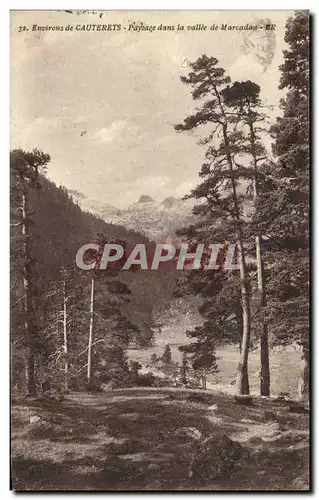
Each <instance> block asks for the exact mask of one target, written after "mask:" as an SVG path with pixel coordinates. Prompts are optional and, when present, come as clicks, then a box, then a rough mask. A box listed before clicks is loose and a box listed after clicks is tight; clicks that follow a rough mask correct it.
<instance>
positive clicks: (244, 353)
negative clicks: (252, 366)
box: [236, 239, 251, 394]
mask: <svg viewBox="0 0 319 500" xmlns="http://www.w3.org/2000/svg"><path fill="white" fill-rule="evenodd" d="M238 246H239V265H240V268H239V269H240V279H241V283H242V284H241V297H242V308H243V336H242V344H241V352H240V361H239V364H238V369H237V381H236V387H237V393H238V394H249V393H250V390H249V377H248V354H249V347H250V322H251V314H250V297H249V286H248V281H247V271H246V262H245V255H244V245H243V241H242V239H239V241H238Z"/></svg>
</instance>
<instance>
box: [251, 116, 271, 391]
mask: <svg viewBox="0 0 319 500" xmlns="http://www.w3.org/2000/svg"><path fill="white" fill-rule="evenodd" d="M249 128H250V144H251V154H252V157H253V162H254V172H255V178H254V199H255V200H256V199H257V196H258V181H257V173H258V164H257V155H256V136H255V130H254V125H253V122H252V121H251V120H250V121H249ZM255 241H256V264H257V281H258V294H259V297H260V307H261V308H264V307H265V306H266V292H265V286H264V269H263V261H262V253H261V238H260V236H259V235H258V236H256V240H255ZM260 395H261V396H270V368H269V342H268V327H267V324H266V322H265V321H264V320H262V325H261V332H260Z"/></svg>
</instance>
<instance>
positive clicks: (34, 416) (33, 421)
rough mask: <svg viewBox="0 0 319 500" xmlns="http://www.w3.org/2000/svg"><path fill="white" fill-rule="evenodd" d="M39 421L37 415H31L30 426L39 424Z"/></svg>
mask: <svg viewBox="0 0 319 500" xmlns="http://www.w3.org/2000/svg"><path fill="white" fill-rule="evenodd" d="M39 420H41V418H40V417H39V415H32V417H30V424H34V423H36V422H39Z"/></svg>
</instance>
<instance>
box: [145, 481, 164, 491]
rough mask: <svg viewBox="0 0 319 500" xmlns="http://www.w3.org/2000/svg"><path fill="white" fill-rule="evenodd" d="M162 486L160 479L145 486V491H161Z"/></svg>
mask: <svg viewBox="0 0 319 500" xmlns="http://www.w3.org/2000/svg"><path fill="white" fill-rule="evenodd" d="M161 486H162V484H161V482H160V481H159V480H158V479H156V480H155V481H152V482H151V483H149V484H147V485H146V486H145V489H146V490H148V491H152V490H159V489H160V488H161Z"/></svg>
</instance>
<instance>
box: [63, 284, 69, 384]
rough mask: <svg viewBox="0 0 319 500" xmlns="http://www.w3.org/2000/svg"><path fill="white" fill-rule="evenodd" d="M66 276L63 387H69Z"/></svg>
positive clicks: (65, 285)
mask: <svg viewBox="0 0 319 500" xmlns="http://www.w3.org/2000/svg"><path fill="white" fill-rule="evenodd" d="M67 300H68V298H67V276H66V274H65V275H64V277H63V350H64V359H65V361H64V372H65V389H66V390H68V387H69V360H68V310H67Z"/></svg>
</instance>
